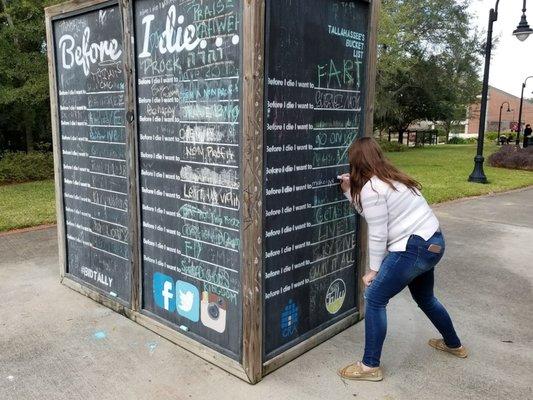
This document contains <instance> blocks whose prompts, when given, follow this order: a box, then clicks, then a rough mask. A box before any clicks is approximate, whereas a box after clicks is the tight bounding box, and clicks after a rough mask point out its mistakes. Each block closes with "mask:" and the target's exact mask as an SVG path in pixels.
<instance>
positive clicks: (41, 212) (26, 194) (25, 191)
mask: <svg viewBox="0 0 533 400" xmlns="http://www.w3.org/2000/svg"><path fill="white" fill-rule="evenodd" d="M54 197H55V196H54V181H52V180H49V181H38V182H29V183H20V184H17V185H5V186H0V232H2V231H8V230H11V229H19V228H27V227H30V226H37V225H43V224H50V223H55V220H56V212H55V201H54Z"/></svg>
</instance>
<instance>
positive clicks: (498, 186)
mask: <svg viewBox="0 0 533 400" xmlns="http://www.w3.org/2000/svg"><path fill="white" fill-rule="evenodd" d="M496 150H497V147H496V146H495V145H486V147H485V154H486V156H488V155H489V154H491V153H492V152H494V151H496ZM475 153H476V148H475V145H446V146H438V147H434V146H431V147H425V148H421V149H410V150H408V151H406V152H403V153H388V154H387V156H388V157H389V159H390V160H391V161H392V162H393V163H394V164H395V165H396V166H398V167H399V168H400V169H402V170H403V171H405V172H407V173H408V174H410V175H411V176H413V177H414V178H416V179H417V180H419V181H420V182H421V183H422V185H423V193H424V196H426V198H427V199H428V201H429V202H430V203H440V202H443V201H447V200H454V199H458V198H461V197H469V196H477V195H482V194H487V193H493V192H501V191H505V190H510V189H516V188H520V187H525V186H531V185H533V172H528V171H515V170H508V169H501V168H492V167H489V166H487V164H485V174H486V175H487V177H488V179H489V182H490V183H489V184H487V185H481V184H475V183H470V182H468V181H467V179H468V176H469V175H470V173H471V172H472V168H473V165H474V161H473V160H474V155H475ZM54 222H55V203H54V182H53V181H51V180H48V181H39V182H30V183H22V184H17V185H6V186H0V232H2V231H7V230H11V229H18V228H26V227H31V226H37V225H42V224H48V223H54Z"/></svg>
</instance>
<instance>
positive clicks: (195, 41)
mask: <svg viewBox="0 0 533 400" xmlns="http://www.w3.org/2000/svg"><path fill="white" fill-rule="evenodd" d="M134 9H135V13H134V15H135V34H136V38H137V39H136V42H135V47H136V56H135V57H136V80H137V114H138V118H137V120H138V136H139V153H140V154H139V169H140V170H139V176H140V192H141V197H140V198H141V222H142V229H141V236H142V292H143V296H142V302H143V309H144V310H145V312H148V313H150V314H152V315H154V316H156V317H157V318H159V319H161V320H163V321H165V322H167V323H169V324H172V325H173V326H174V327H175V329H181V330H182V332H183V333H184V334H189V335H192V336H193V337H194V338H195V339H197V340H199V341H201V342H203V343H205V344H207V345H209V346H211V347H214V348H215V349H217V350H219V351H221V352H223V353H224V354H226V355H228V356H230V357H233V358H235V359H239V357H240V353H241V341H242V339H241V331H242V320H241V315H242V311H241V309H242V305H241V271H240V270H241V262H240V260H241V254H240V249H241V233H240V231H241V212H240V210H241V193H240V155H239V145H240V137H241V128H240V125H241V78H240V71H241V65H240V63H241V55H240V53H241V44H240V43H241V42H240V30H241V28H240V20H241V11H240V2H239V1H236V0H235V1H233V0H225V1H220V0H197V1H178V0H164V1H153V0H138V1H136V2H135V4H134Z"/></svg>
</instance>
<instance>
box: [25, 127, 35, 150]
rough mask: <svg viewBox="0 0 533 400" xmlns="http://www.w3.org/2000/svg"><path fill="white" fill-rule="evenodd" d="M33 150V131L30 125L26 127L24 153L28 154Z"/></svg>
mask: <svg viewBox="0 0 533 400" xmlns="http://www.w3.org/2000/svg"><path fill="white" fill-rule="evenodd" d="M34 149H35V147H34V145H33V131H32V129H31V124H28V125H26V152H27V153H30V152H32V151H33V150H34Z"/></svg>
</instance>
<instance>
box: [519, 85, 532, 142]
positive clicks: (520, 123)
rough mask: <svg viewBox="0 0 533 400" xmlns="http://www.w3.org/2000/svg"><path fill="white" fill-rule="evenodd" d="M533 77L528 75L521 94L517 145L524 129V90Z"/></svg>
mask: <svg viewBox="0 0 533 400" xmlns="http://www.w3.org/2000/svg"><path fill="white" fill-rule="evenodd" d="M530 78H533V76H528V77H527V78H526V80H525V81H524V83H522V95H521V96H520V109H519V110H518V130H517V131H516V145H517V146H520V132H521V131H522V109H523V107H524V90H525V89H526V84H527V80H528V79H530Z"/></svg>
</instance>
